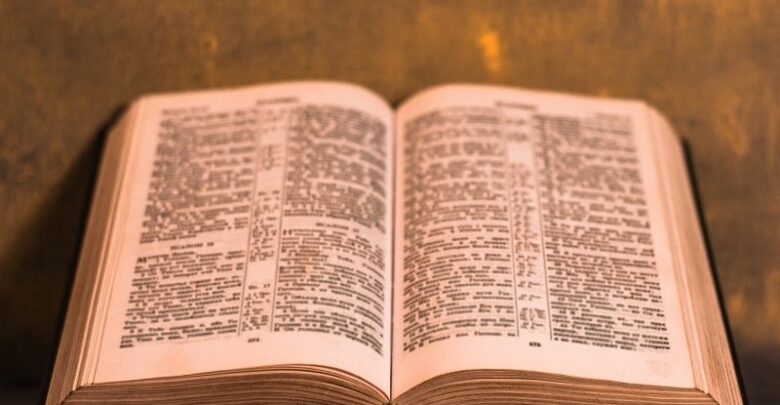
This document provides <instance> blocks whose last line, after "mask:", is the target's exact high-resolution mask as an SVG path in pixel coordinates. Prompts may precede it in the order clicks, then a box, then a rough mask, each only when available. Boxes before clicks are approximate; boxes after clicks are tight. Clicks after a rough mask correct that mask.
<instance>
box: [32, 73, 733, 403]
mask: <svg viewBox="0 0 780 405" xmlns="http://www.w3.org/2000/svg"><path fill="white" fill-rule="evenodd" d="M388 402H390V403H393V404H461V403H462V404H476V403H485V404H490V403H502V404H506V403H512V404H520V403H523V404H532V403H533V404H539V403H554V404H570V403H594V404H595V403H598V404H604V403H615V404H625V403H632V404H635V403H636V404H638V403H652V404H667V403H675V404H678V403H685V404H714V403H717V404H740V403H742V399H741V395H740V390H739V386H738V383H737V377H736V374H735V369H734V365H733V362H732V357H731V354H730V350H729V345H728V340H727V335H726V331H725V327H724V323H723V320H722V318H721V312H720V308H719V304H718V299H717V295H716V291H715V285H714V282H713V280H712V276H711V271H710V268H709V265H708V262H707V256H706V253H705V247H704V244H703V239H702V236H701V234H700V229H699V224H698V218H697V215H696V209H695V205H694V200H693V198H692V195H691V191H690V189H689V184H688V176H687V173H686V169H685V163H684V158H683V154H682V152H681V145H680V143H679V141H678V139H677V138H676V137H675V135H674V133H673V131H672V129H671V128H670V126H669V125H668V124H667V122H666V121H665V120H664V119H663V118H662V117H661V115H659V113H658V112H656V111H655V110H654V109H653V108H651V107H649V106H648V105H646V104H644V103H642V102H639V101H624V100H623V101H621V100H609V99H598V98H589V97H582V96H572V95H562V94H554V93H547V92H538V91H526V90H519V89H511V88H504V87H495V86H477V85H448V86H440V87H435V88H432V89H429V90H426V91H423V92H422V93H420V94H417V95H415V96H413V97H411V98H410V99H409V100H408V101H406V102H404V103H403V104H402V105H401V106H400V107H399V108H398V109H397V110H395V111H394V110H393V109H392V108H391V107H390V106H389V105H388V103H387V102H385V101H384V100H382V99H381V98H380V97H378V96H377V95H375V94H373V93H371V92H370V91H367V90H365V89H363V88H360V87H357V86H354V85H349V84H342V83H330V82H296V83H281V84H272V85H265V86H255V87H247V88H240V89H231V90H216V91H204V92H195V93H181V94H170V95H152V96H148V97H143V98H141V99H140V100H138V101H136V102H135V103H133V104H132V105H131V106H130V108H129V109H128V110H127V112H126V114H125V115H124V116H123V118H122V119H121V120H120V122H119V123H118V124H117V126H116V127H115V128H114V130H113V131H112V133H111V134H110V135H109V139H108V143H107V146H106V148H105V151H104V158H103V162H102V165H101V170H100V173H99V178H98V184H97V186H96V191H95V193H94V200H93V205H92V210H91V215H90V219H89V223H88V226H87V232H86V235H85V239H84V243H83V250H82V255H81V259H80V264H79V267H78V269H77V276H76V280H75V284H74V289H73V293H72V297H71V302H70V306H69V309H68V314H67V318H66V321H65V326H64V330H63V335H62V338H61V341H60V347H59V352H58V355H57V359H56V362H55V365H54V373H53V375H52V381H51V384H50V387H49V393H48V399H47V402H46V403H47V404H49V405H54V404H60V403H69V404H82V403H113V404H130V403H133V404H141V403H144V404H146V403H165V404H192V403H198V404H208V403H215V404H216V403H268V404H287V403H290V404H292V403H295V404H298V403H306V404H382V403H388Z"/></svg>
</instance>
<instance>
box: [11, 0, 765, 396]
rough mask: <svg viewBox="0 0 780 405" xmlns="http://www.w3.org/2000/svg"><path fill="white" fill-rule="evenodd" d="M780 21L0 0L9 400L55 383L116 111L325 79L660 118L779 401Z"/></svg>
mask: <svg viewBox="0 0 780 405" xmlns="http://www.w3.org/2000/svg"><path fill="white" fill-rule="evenodd" d="M778 21H780V2H776V1H772V0H766V1H763V0H753V1H743V2H732V1H722V2H720V1H713V2H710V1H648V2H640V1H623V2H619V1H552V2H546V1H545V2H468V3H460V2H440V1H437V2H424V3H418V2H415V1H401V2H366V1H356V2H330V1H322V2H279V3H277V2H244V1H228V2H216V1H215V2H174V1H165V2H152V1H147V2H135V1H119V2H94V4H88V3H85V4H73V3H71V2H45V3H41V4H38V3H36V4H33V3H32V2H26V1H21V0H19V1H5V2H0V325H2V326H0V353H2V357H3V359H2V361H0V391H2V390H3V389H6V390H8V389H17V390H18V389H21V390H35V389H36V387H37V385H38V384H40V381H41V378H42V376H43V374H44V373H45V368H46V366H47V362H48V361H49V359H50V354H51V350H52V349H53V346H54V344H55V338H56V327H57V322H58V319H59V316H60V313H61V311H62V308H63V307H64V305H63V303H64V301H63V299H64V297H65V295H66V293H67V288H68V283H69V279H70V277H71V272H72V269H73V265H74V262H75V258H76V255H77V253H78V252H77V243H78V240H79V238H80V236H81V232H82V226H83V223H84V215H85V213H86V210H87V207H88V200H89V196H90V193H91V185H92V180H93V176H94V173H95V167H96V162H97V159H98V156H99V154H98V153H99V148H100V141H99V139H100V136H99V135H100V134H101V133H102V129H103V126H104V125H105V123H107V122H109V121H110V119H111V117H112V115H113V114H114V113H115V112H116V111H117V110H118V109H119V108H120V107H121V106H123V105H124V104H126V103H127V102H128V101H130V100H132V99H133V98H135V97H137V96H139V95H142V94H144V93H149V92H160V91H175V90H184V89H197V88H204V87H219V86H235V85H243V84H250V83H260V82H268V81H277V80H294V79H320V78H321V79H336V80H346V81H352V82H356V83H359V84H363V85H365V86H368V87H370V88H372V89H375V90H376V91H377V92H379V93H380V94H382V95H384V96H385V97H387V98H388V99H389V100H392V101H393V102H398V101H400V100H402V99H404V98H405V97H407V96H409V95H410V94H412V93H414V92H415V91H417V90H420V89H422V88H424V87H427V86H431V85H434V84H437V83H445V82H453V81H459V82H464V81H466V82H482V83H500V84H506V85H512V86H521V87H529V88H540V89H551V90H561V91H569V92H577V93H583V94H596V95H602V96H610V97H630V98H642V99H645V100H647V101H649V102H650V103H652V104H654V105H655V106H657V107H658V108H659V109H660V110H661V111H662V112H664V113H665V114H666V115H667V116H668V117H669V118H670V120H671V121H672V123H673V125H674V126H675V127H676V128H677V130H678V131H679V133H680V134H681V135H682V136H683V137H684V138H685V140H686V141H687V142H688V144H689V146H690V151H691V156H692V165H693V169H694V174H695V177H696V179H697V180H698V192H699V193H700V197H701V200H702V204H703V215H704V218H705V221H706V225H707V229H708V234H709V238H710V242H711V245H712V250H713V252H714V259H715V264H716V267H717V275H718V278H719V280H720V283H721V288H722V292H723V299H724V302H725V303H726V306H727V310H728V315H729V318H730V322H731V329H732V332H733V337H734V341H735V344H736V349H737V353H738V357H739V362H740V367H741V373H742V376H743V378H744V383H745V386H746V388H747V392H748V393H749V397H750V399H751V402H752V403H753V404H770V403H778V402H780V388H778V384H777V383H778V382H780V180H778V175H779V174H780V23H778ZM0 396H2V394H1V393H0Z"/></svg>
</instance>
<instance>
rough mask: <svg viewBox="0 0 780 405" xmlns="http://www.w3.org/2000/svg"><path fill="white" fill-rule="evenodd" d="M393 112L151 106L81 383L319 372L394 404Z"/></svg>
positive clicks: (304, 85)
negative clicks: (350, 380)
mask: <svg viewBox="0 0 780 405" xmlns="http://www.w3.org/2000/svg"><path fill="white" fill-rule="evenodd" d="M392 114H393V113H392V110H391V109H390V107H389V106H388V105H387V104H386V103H385V102H384V101H383V100H382V99H380V98H379V97H378V96H376V95H374V94H372V93H371V92H369V91H367V90H364V89H362V88H360V87H357V86H353V85H347V84H338V83H327V82H298V83H286V84H284V83H283V84H274V85H268V86H258V87H252V88H244V89H236V90H219V91H207V92H199V93H189V94H186V93H185V94H174V95H159V96H150V97H145V98H144V99H143V100H142V101H141V112H140V114H139V118H138V122H137V123H136V126H135V129H134V131H133V134H132V137H133V141H132V146H131V148H130V152H129V153H130V163H129V164H130V167H129V170H128V173H129V174H128V176H129V177H127V178H126V179H124V180H123V181H124V183H125V186H123V192H122V195H121V197H120V198H121V199H122V200H123V201H125V202H126V203H125V204H124V205H123V206H124V209H122V210H120V212H118V213H117V219H116V221H115V225H114V228H113V234H114V235H117V236H116V241H114V242H112V246H113V247H112V249H115V251H114V252H113V253H112V254H111V255H110V259H109V262H108V263H107V264H106V266H105V268H106V272H107V273H106V274H107V276H106V277H105V280H106V281H105V282H104V285H103V286H102V287H101V288H104V293H101V297H103V298H99V299H98V300H97V301H98V306H100V305H101V304H100V303H101V302H102V303H103V304H102V305H104V306H105V310H104V311H103V312H104V313H105V315H104V316H96V320H95V321H94V322H96V324H95V325H94V326H95V327H94V330H95V331H97V332H96V333H95V335H94V336H93V337H92V338H91V342H92V343H96V345H95V349H90V355H89V356H87V358H88V359H89V361H88V362H89V364H88V365H87V367H86V369H87V370H88V371H87V373H88V374H89V376H88V378H87V380H88V381H91V382H92V383H101V382H114V381H127V380H136V379H146V378H157V377H170V376H179V375H187V374H195V373H208V372H220V371H227V370H236V369H244V368H253V367H261V366H271V365H283V364H309V365H316V366H324V367H332V368H336V369H340V370H343V371H346V372H348V373H352V374H354V375H357V376H359V377H361V378H363V379H365V380H366V381H368V382H369V383H371V384H373V385H375V386H376V387H378V388H380V389H381V390H383V391H384V392H389V385H390V333H391V330H390V324H391V313H390V312H391V308H390V302H391V298H390V289H391V268H390V267H391V248H392V201H393V198H392V197H393V196H392V190H393V187H392V182H391V176H392V173H393V170H392V169H393V168H392V159H391V157H390V156H391V155H390V153H391V151H392V147H391V138H392V133H393V127H392V126H393V119H392ZM109 164H110V162H109ZM96 313H101V311H100V309H98V310H97V311H96Z"/></svg>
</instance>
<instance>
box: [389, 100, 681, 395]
mask: <svg viewBox="0 0 780 405" xmlns="http://www.w3.org/2000/svg"><path fill="white" fill-rule="evenodd" d="M647 116H648V114H647V110H646V106H645V105H644V104H642V103H640V102H630V101H610V100H599V99H595V98H587V97H577V96H565V95H555V94H550V93H543V92H532V91H519V90H511V89H505V88H499V87H489V86H467V85H463V86H444V87H439V88H434V89H432V90H428V91H425V92H423V93H422V94H420V95H418V96H415V97H414V98H412V99H411V100H409V101H408V102H406V103H405V104H404V105H403V106H402V107H401V109H400V111H399V112H398V114H397V116H396V127H397V133H398V139H397V141H396V142H397V148H396V167H397V174H396V193H397V200H396V245H395V246H396V250H395V263H396V269H395V285H394V331H393V332H394V335H393V346H394V351H393V384H392V391H393V397H397V396H398V395H401V394H403V393H404V392H405V391H406V390H408V389H409V388H412V387H413V386H415V385H417V384H420V383H422V382H424V381H426V380H428V379H430V378H433V377H436V376H439V375H443V374H446V373H450V372H455V371H463V370H478V369H510V370H526V371H535V372H546V373H555V374H562V375H569V376H574V377H584V378H594V379H603V380H611V381H618V382H625V383H637V384H652V385H661V386H670V387H685V388H692V387H694V380H693V371H692V367H691V356H690V354H689V349H688V346H687V342H686V339H685V331H684V327H683V322H682V318H681V310H680V301H679V296H678V291H677V286H676V285H675V269H674V261H673V260H672V256H671V249H670V240H671V238H669V235H668V230H667V229H666V224H665V223H664V220H663V211H662V210H663V209H664V207H663V205H662V199H661V197H660V196H661V194H660V192H659V190H658V188H659V182H658V177H657V176H658V169H657V167H656V166H655V165H656V162H655V161H654V160H653V150H652V149H651V148H652V143H651V142H650V139H649V136H650V132H649V123H648V122H647Z"/></svg>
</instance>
